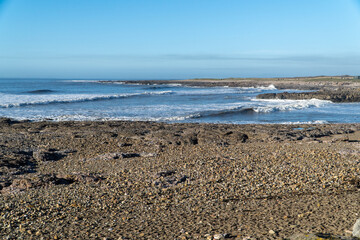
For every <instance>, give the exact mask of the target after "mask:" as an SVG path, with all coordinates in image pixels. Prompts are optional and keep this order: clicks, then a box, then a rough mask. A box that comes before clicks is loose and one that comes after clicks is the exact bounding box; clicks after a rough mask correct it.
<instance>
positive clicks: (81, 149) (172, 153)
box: [0, 119, 360, 239]
mask: <svg viewBox="0 0 360 240" xmlns="http://www.w3.org/2000/svg"><path fill="white" fill-rule="evenodd" d="M359 157H360V124H333V125H330V124H327V125H225V124H224V125H223V124H165V123H154V122H121V121H116V122H112V121H109V122H18V121H13V120H10V119H1V121H0V172H1V175H0V191H1V194H0V218H1V221H0V238H1V239H224V238H228V239H301V238H303V239H329V238H330V236H332V237H333V239H336V238H335V237H336V236H338V238H337V239H340V237H339V236H342V237H344V238H342V239H352V238H353V237H351V234H352V227H353V225H354V223H355V221H356V220H357V219H358V218H359V217H360V216H359V213H360V204H359V199H360V191H359V190H360V161H359V159H360V158H359ZM330 234H331V235H330ZM345 237H346V238H345Z"/></svg>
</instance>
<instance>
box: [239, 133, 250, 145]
mask: <svg viewBox="0 0 360 240" xmlns="http://www.w3.org/2000/svg"><path fill="white" fill-rule="evenodd" d="M236 138H237V139H236V140H237V141H238V142H242V143H244V142H246V141H247V140H248V139H249V137H248V135H246V134H244V133H238V134H237V137H236Z"/></svg>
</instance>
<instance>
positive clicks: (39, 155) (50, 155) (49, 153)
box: [33, 149, 66, 162]
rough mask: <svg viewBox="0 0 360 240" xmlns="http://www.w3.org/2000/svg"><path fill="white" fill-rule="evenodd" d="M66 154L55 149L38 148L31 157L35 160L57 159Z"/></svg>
mask: <svg viewBox="0 0 360 240" xmlns="http://www.w3.org/2000/svg"><path fill="white" fill-rule="evenodd" d="M65 156H66V155H65V154H64V152H62V151H56V150H55V149H49V150H39V151H36V152H34V153H33V157H34V159H35V160H36V161H39V162H45V161H58V160H60V159H62V158H63V157H65Z"/></svg>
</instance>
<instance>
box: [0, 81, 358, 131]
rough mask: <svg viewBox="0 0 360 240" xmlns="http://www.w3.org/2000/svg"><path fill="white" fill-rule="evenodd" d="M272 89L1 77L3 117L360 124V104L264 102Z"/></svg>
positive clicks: (1, 115)
mask: <svg viewBox="0 0 360 240" xmlns="http://www.w3.org/2000/svg"><path fill="white" fill-rule="evenodd" d="M284 91H287V92H300V90H296V89H287V90H278V89H276V88H275V86H273V85H269V86H267V87H259V86H253V87H247V88H240V87H226V86H225V87H188V86H184V85H182V84H139V83H138V82H137V83H136V84H135V83H134V84H132V83H126V84H125V83H123V82H115V81H103V80H84V79H72V80H71V79H70V80H68V79H0V117H9V118H14V119H18V120H25V119H27V120H32V121H42V120H50V121H69V120H74V121H85V120H92V121H107V120H126V121H162V122H170V123H171V122H198V123H232V124H254V123H255V124H268V123H277V124H299V123H354V122H360V111H359V109H360V104H358V103H332V102H330V101H324V100H318V99H310V100H260V99H256V95H258V94H262V93H279V92H284Z"/></svg>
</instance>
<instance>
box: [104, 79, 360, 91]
mask: <svg viewBox="0 0 360 240" xmlns="http://www.w3.org/2000/svg"><path fill="white" fill-rule="evenodd" d="M100 82H105V83H106V82H112V83H113V82H119V83H124V84H145V85H146V84H159V85H161V84H181V85H184V86H195V87H224V86H227V87H268V86H269V85H274V86H275V87H276V88H277V89H299V90H320V89H323V90H336V89H355V88H360V81H359V80H354V79H352V78H349V77H346V78H345V77H300V78H225V79H186V80H148V81H143V80H142V81H100Z"/></svg>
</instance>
